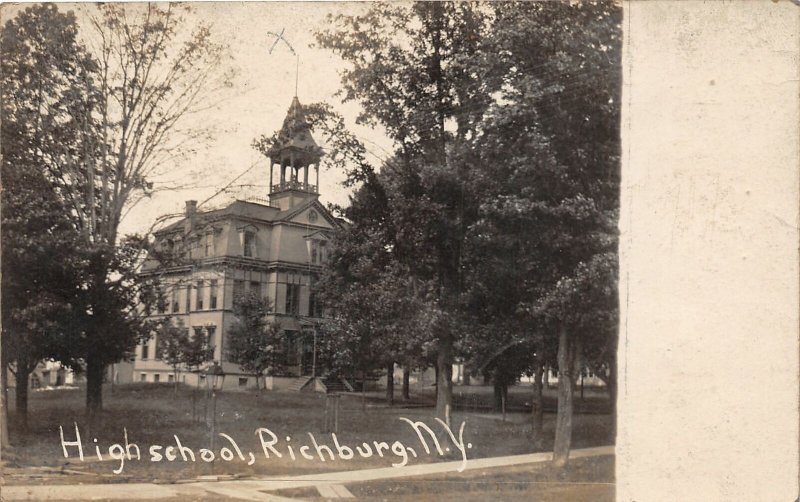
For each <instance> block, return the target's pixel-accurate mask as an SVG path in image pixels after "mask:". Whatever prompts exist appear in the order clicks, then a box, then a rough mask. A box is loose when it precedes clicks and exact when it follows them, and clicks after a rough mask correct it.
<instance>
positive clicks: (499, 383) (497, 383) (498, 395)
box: [492, 371, 507, 411]
mask: <svg viewBox="0 0 800 502" xmlns="http://www.w3.org/2000/svg"><path fill="white" fill-rule="evenodd" d="M492 384H493V386H494V411H502V410H503V399H504V398H505V395H504V394H505V392H504V387H507V386H506V383H505V381H504V380H503V378H502V377H501V376H500V375H498V372H497V371H495V374H494V378H492Z"/></svg>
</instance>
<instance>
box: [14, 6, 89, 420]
mask: <svg viewBox="0 0 800 502" xmlns="http://www.w3.org/2000/svg"><path fill="white" fill-rule="evenodd" d="M76 33H77V26H76V21H75V18H74V16H72V15H71V14H61V13H59V12H58V10H57V9H56V7H55V6H53V5H39V6H33V7H29V8H27V9H25V10H24V11H22V12H20V13H19V14H18V15H17V16H16V17H15V18H13V19H11V20H9V21H8V22H7V23H6V24H5V25H4V26H3V29H2V34H0V64H1V65H2V72H1V74H2V75H1V76H0V85H1V87H2V90H1V92H2V99H1V101H2V121H1V122H2V129H1V132H0V134H1V136H2V138H1V140H0V149H2V179H3V191H2V209H3V212H2V241H3V247H4V251H5V252H4V256H3V261H2V296H3V302H2V310H3V312H2V314H3V336H2V345H3V347H2V356H3V357H2V364H0V372H1V373H2V380H3V389H5V388H6V385H5V380H6V369H7V368H9V367H13V369H14V372H15V378H16V381H17V387H16V388H17V392H16V413H17V418H18V420H19V423H20V425H21V426H22V427H25V426H26V423H27V390H28V382H29V375H30V373H31V371H32V370H33V369H34V368H35V367H36V365H37V364H38V363H39V362H40V361H41V360H43V359H60V360H61V361H62V362H64V363H65V364H67V365H71V366H73V367H76V361H75V359H74V358H73V357H72V354H71V352H70V348H71V347H72V345H73V342H74V341H75V339H76V337H77V336H78V335H79V333H80V331H81V325H80V320H81V318H82V316H83V311H84V309H85V308H86V303H85V302H84V298H83V297H82V283H83V280H84V277H85V273H86V267H87V253H86V251H87V250H86V248H85V246H83V243H82V241H81V239H80V235H79V234H78V232H77V231H76V229H75V228H74V226H73V224H72V221H71V220H70V218H69V216H68V214H69V208H68V207H67V206H66V205H65V204H64V202H63V200H62V199H60V198H59V197H58V194H57V192H56V190H55V189H54V186H53V184H52V183H51V182H50V180H48V179H47V177H46V176H45V175H44V170H43V164H44V163H46V162H47V159H49V158H51V157H53V156H55V155H58V152H60V151H62V150H63V149H65V148H71V149H79V148H81V145H82V143H83V141H82V138H81V136H80V132H79V130H78V128H76V127H75V126H74V122H73V121H72V120H71V115H70V112H71V110H73V109H74V107H76V106H77V104H78V103H79V102H80V98H79V97H77V96H78V94H79V89H82V87H83V86H82V79H83V78H85V76H86V73H87V72H88V71H91V60H90V58H89V57H88V55H87V53H86V51H85V49H84V48H83V47H82V46H81V45H80V44H79V43H78V42H77V39H76ZM3 392H4V396H3V397H4V398H5V390H4V391H3ZM4 411H5V409H4Z"/></svg>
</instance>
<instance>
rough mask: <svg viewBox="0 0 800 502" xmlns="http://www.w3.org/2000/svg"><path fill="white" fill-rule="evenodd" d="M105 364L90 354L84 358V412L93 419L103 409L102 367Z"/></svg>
mask: <svg viewBox="0 0 800 502" xmlns="http://www.w3.org/2000/svg"><path fill="white" fill-rule="evenodd" d="M104 367H105V365H104V364H103V363H102V362H100V359H99V357H98V356H96V355H94V354H92V355H90V356H89V357H88V358H87V360H86V413H87V414H88V415H89V419H90V420H93V419H94V418H96V417H97V415H98V413H100V411H101V410H102V409H103V369H104Z"/></svg>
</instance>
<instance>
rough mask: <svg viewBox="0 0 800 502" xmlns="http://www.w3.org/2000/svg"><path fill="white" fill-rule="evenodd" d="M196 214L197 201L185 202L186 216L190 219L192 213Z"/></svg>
mask: <svg viewBox="0 0 800 502" xmlns="http://www.w3.org/2000/svg"><path fill="white" fill-rule="evenodd" d="M196 212H197V201H196V200H187V201H186V216H187V217H192V216H194V213H196Z"/></svg>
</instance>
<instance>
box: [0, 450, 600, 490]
mask: <svg viewBox="0 0 800 502" xmlns="http://www.w3.org/2000/svg"><path fill="white" fill-rule="evenodd" d="M613 454H614V447H613V446H599V447H596V448H584V449H579V450H573V451H572V452H570V458H581V457H594V456H602V455H613ZM552 456H553V454H552V453H551V452H542V453H530V454H526V455H511V456H505V457H491V458H479V459H471V460H467V465H466V468H465V471H470V470H476V469H489V468H494V467H508V466H514V465H522V464H534V463H540V462H548V461H550V460H551V459H552ZM460 466H461V461H460V460H458V461H451V462H439V463H433V464H417V465H411V466H405V467H400V468H397V467H383V468H377V469H360V470H355V471H341V472H330V473H320V474H310V475H303V476H288V477H280V478H264V479H253V480H236V481H216V482H193V483H185V484H171V485H158V484H154V483H133V484H96V485H43V486H3V487H0V500H3V501H6V500H8V501H12V500H89V499H101V500H158V499H180V498H186V499H188V500H195V499H198V498H201V497H203V496H212V497H213V496H214V495H217V496H218V495H222V496H224V497H230V498H233V499H239V500H256V501H281V500H282V501H286V500H295V501H296V500H298V499H290V498H286V497H279V496H276V495H270V494H268V493H265V492H270V491H275V490H282V489H287V488H309V487H320V486H323V487H324V486H332V485H344V484H348V483H358V482H364V481H380V480H387V479H397V478H406V477H413V476H424V475H429V474H444V473H448V472H456V471H457V470H458V468H459V467H460Z"/></svg>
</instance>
